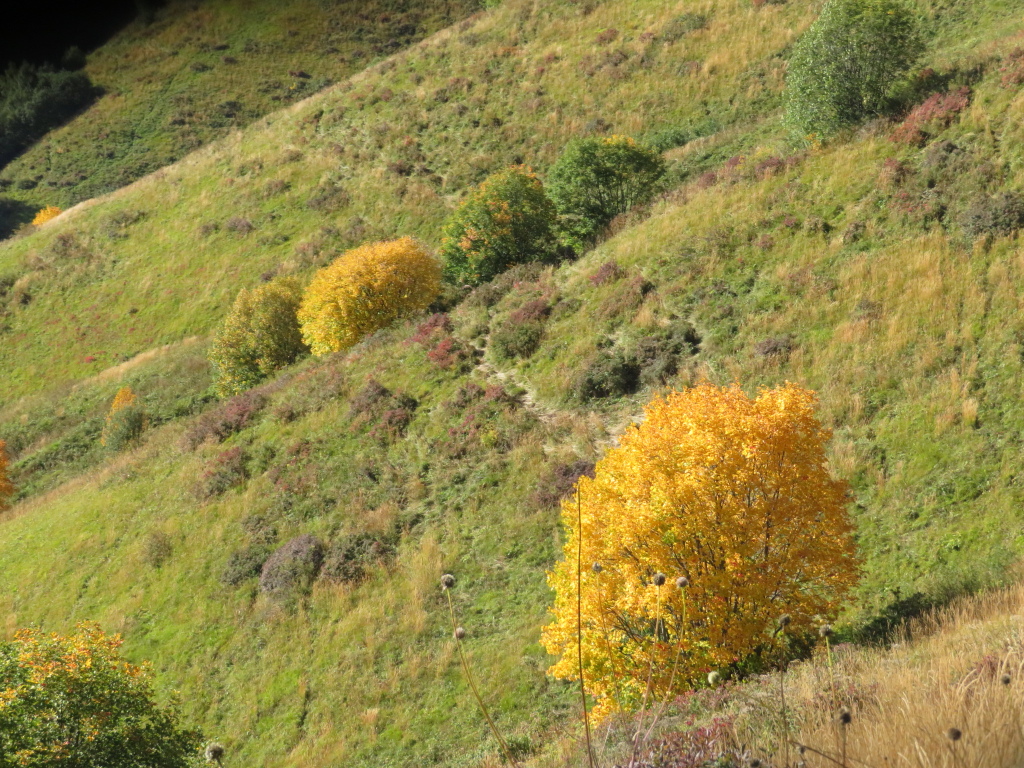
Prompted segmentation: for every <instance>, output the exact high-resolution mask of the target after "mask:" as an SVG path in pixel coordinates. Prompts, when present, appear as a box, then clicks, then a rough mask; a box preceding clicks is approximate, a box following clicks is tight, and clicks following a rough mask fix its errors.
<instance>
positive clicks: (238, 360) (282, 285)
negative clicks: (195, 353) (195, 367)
mask: <svg viewBox="0 0 1024 768" xmlns="http://www.w3.org/2000/svg"><path fill="white" fill-rule="evenodd" d="M301 301H302V288H301V286H300V285H299V282H298V281H297V280H295V279H294V278H289V277H284V278H279V279H277V280H273V281H271V282H269V283H267V284H265V285H261V286H259V287H257V288H254V289H253V290H251V291H249V290H245V289H242V291H241V292H239V294H238V297H237V298H236V299H235V303H234V305H233V306H232V307H231V311H230V312H229V313H228V316H227V317H226V318H225V320H224V325H223V326H222V328H221V330H220V332H219V333H218V334H217V337H216V338H215V339H214V341H213V344H212V345H211V346H210V361H211V362H212V363H213V365H214V368H215V369H216V373H217V394H219V395H220V396H221V397H228V396H230V395H236V394H238V393H239V392H242V391H244V390H246V389H249V388H250V387H254V386H256V385H257V384H258V383H259V382H260V381H262V380H263V379H265V378H266V377H267V376H269V375H270V374H272V373H273V372H274V371H276V370H278V369H280V368H284V367H285V366H286V365H291V364H292V363H294V362H295V361H296V360H297V359H298V358H299V357H300V356H302V355H303V354H305V353H306V352H307V351H308V350H307V348H306V345H305V344H304V343H303V341H302V334H301V333H300V331H299V322H298V320H297V319H296V312H297V311H298V309H299V304H300V302H301Z"/></svg>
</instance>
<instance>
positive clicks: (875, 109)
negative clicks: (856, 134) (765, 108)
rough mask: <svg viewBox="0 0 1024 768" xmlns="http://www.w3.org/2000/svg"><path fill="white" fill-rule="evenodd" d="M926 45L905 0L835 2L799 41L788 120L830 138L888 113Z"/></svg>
mask: <svg viewBox="0 0 1024 768" xmlns="http://www.w3.org/2000/svg"><path fill="white" fill-rule="evenodd" d="M922 50H923V46H922V43H921V38H920V35H919V33H918V24H917V20H916V19H915V18H914V14H913V12H912V11H911V9H910V8H909V7H908V6H906V5H904V4H903V3H902V2H900V0H829V2H827V3H826V4H825V7H824V9H823V10H822V12H821V15H820V16H819V17H818V19H817V20H816V21H815V22H814V23H813V24H812V25H811V27H810V28H809V29H808V30H807V32H806V33H805V34H804V35H803V37H801V38H800V40H799V41H797V44H796V47H795V49H794V51H793V57H792V59H790V62H789V70H788V72H787V75H786V122H787V123H788V124H789V126H790V127H791V128H792V129H793V130H794V131H796V132H798V133H799V134H800V135H801V136H804V137H809V138H824V137H827V136H830V135H832V134H834V133H835V132H836V131H838V130H839V129H840V128H842V127H844V126H846V125H851V124H853V123H857V122H859V121H860V120H862V119H864V118H865V117H868V116H869V115H873V114H878V113H880V112H882V111H883V110H884V109H885V108H886V106H887V102H888V99H889V98H890V96H891V95H892V93H893V88H894V86H895V85H896V84H897V82H898V81H899V80H900V79H901V78H902V77H903V76H904V75H905V74H906V73H907V71H908V70H909V69H910V67H911V66H912V65H913V64H914V62H915V61H917V58H918V57H919V56H920V54H921V52H922Z"/></svg>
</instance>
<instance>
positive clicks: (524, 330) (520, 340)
mask: <svg viewBox="0 0 1024 768" xmlns="http://www.w3.org/2000/svg"><path fill="white" fill-rule="evenodd" d="M543 338H544V325H543V324H542V323H539V322H530V323H523V324H518V323H513V322H506V323H504V324H503V325H502V326H501V327H500V328H498V329H497V330H495V331H492V332H491V338H490V347H491V352H492V353H493V354H494V356H495V357H496V358H498V360H514V359H516V358H526V357H529V356H530V355H532V354H533V353H534V352H536V351H537V348H538V347H539V346H540V342H541V339H543Z"/></svg>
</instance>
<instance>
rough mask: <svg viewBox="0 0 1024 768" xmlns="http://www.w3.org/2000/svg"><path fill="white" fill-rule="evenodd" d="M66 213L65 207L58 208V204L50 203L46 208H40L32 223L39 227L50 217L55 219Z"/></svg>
mask: <svg viewBox="0 0 1024 768" xmlns="http://www.w3.org/2000/svg"><path fill="white" fill-rule="evenodd" d="M62 213H64V211H63V209H61V208H58V207H57V206H56V205H48V206H46V207H45V208H42V209H40V211H39V213H37V214H36V217H35V218H34V219H32V224H33V225H34V226H36V227H38V226H39V225H40V224H45V223H46V222H48V221H49V220H50V219H55V218H57V217H58V216H60V215H61V214H62Z"/></svg>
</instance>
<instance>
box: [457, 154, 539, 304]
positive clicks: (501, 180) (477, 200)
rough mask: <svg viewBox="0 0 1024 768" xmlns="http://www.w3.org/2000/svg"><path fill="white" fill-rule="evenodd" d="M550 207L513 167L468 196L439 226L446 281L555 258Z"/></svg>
mask: <svg viewBox="0 0 1024 768" xmlns="http://www.w3.org/2000/svg"><path fill="white" fill-rule="evenodd" d="M556 218H557V217H556V213H555V207H554V205H553V204H552V202H551V200H549V199H548V196H547V194H545V192H544V187H543V185H542V184H541V183H540V180H538V179H537V177H536V176H535V175H534V173H533V172H532V171H531V170H530V169H529V168H526V167H525V166H513V167H511V168H506V169H505V170H503V171H499V172H498V173H495V174H494V175H492V176H490V177H489V178H488V179H487V180H486V181H484V182H483V184H481V185H480V186H479V187H477V188H476V189H475V190H474V191H473V192H471V193H470V194H469V197H467V198H466V200H465V202H463V203H462V205H461V206H459V208H458V210H456V211H455V213H454V214H452V216H451V218H450V219H449V220H448V223H447V224H445V227H444V240H443V241H442V243H441V257H442V259H443V261H444V277H445V280H447V281H448V282H451V283H455V284H458V285H479V284H480V283H485V282H487V281H488V280H491V279H492V278H494V277H495V276H497V275H499V274H501V273H502V272H504V271H505V270H507V269H508V268H509V267H512V266H513V265H515V264H522V263H528V262H550V261H554V260H555V259H556V258H557V255H558V254H557V241H556V238H555V224H556Z"/></svg>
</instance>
